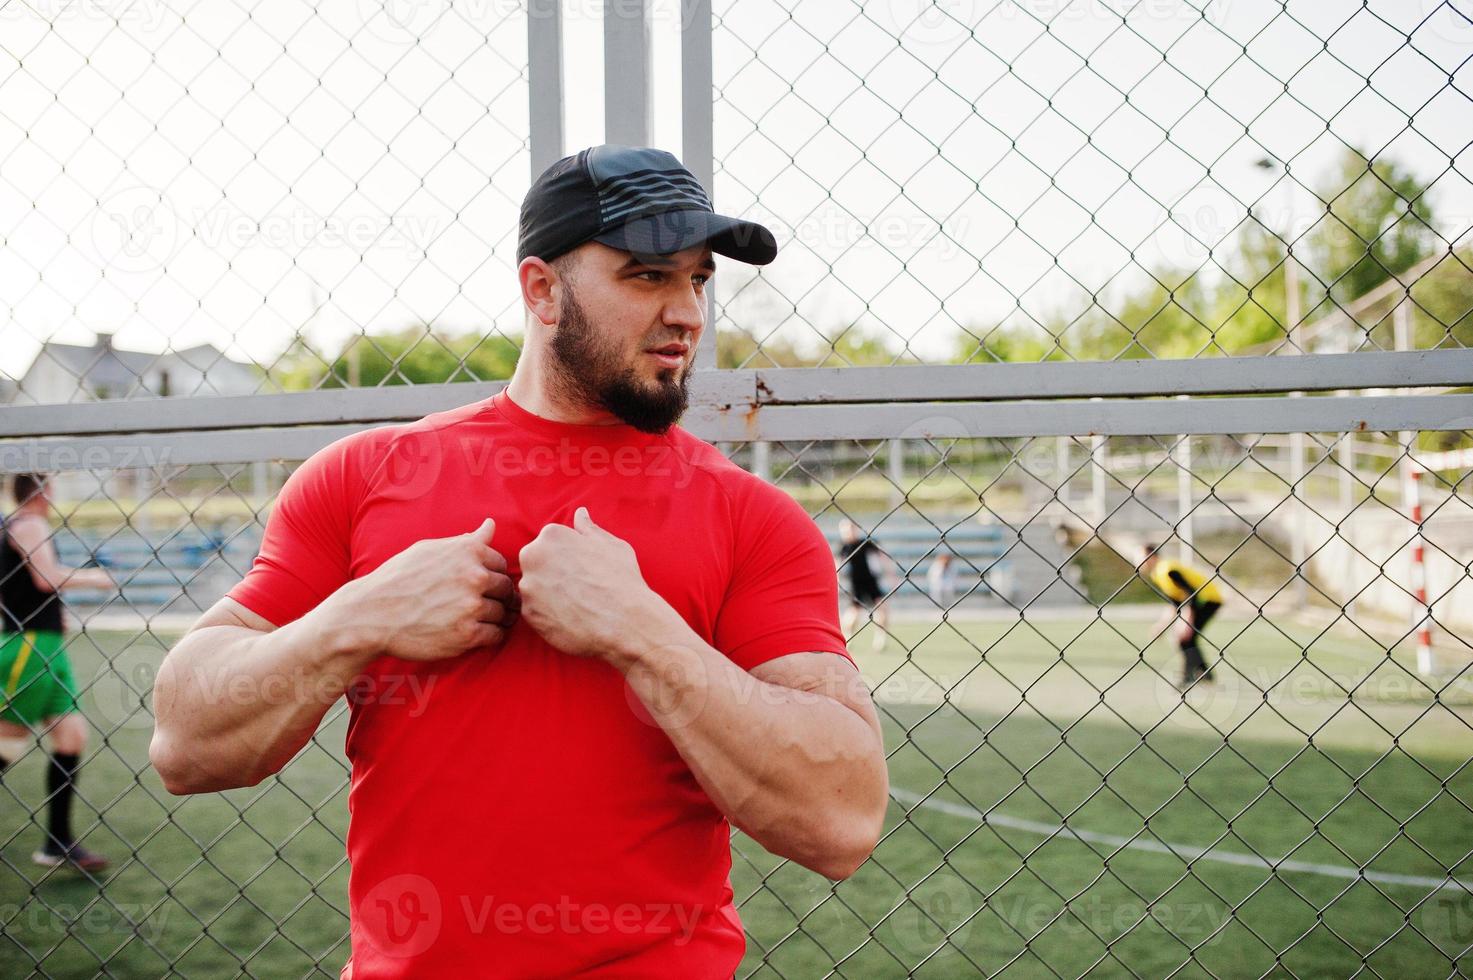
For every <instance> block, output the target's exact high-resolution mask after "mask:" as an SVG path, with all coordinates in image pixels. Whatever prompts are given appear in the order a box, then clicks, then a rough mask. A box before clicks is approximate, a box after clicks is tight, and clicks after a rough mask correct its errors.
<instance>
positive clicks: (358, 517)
mask: <svg viewBox="0 0 1473 980" xmlns="http://www.w3.org/2000/svg"><path fill="white" fill-rule="evenodd" d="M579 506H586V507H587V508H588V512H589V514H590V515H591V516H592V517H593V519H594V520H595V521H596V522H597V523H598V524H599V525H600V526H602V527H603V528H605V529H607V530H608V531H610V532H611V533H613V534H616V535H618V536H619V537H621V538H623V539H624V540H626V541H628V542H629V543H630V544H631V545H632V546H633V547H634V551H635V554H636V556H637V558H638V560H639V567H640V572H641V573H642V574H643V576H644V580H645V582H646V583H648V585H649V586H650V588H652V589H653V590H654V591H655V592H657V593H659V594H660V595H661V596H662V597H664V599H665V600H666V601H667V602H669V603H670V605H671V606H672V607H674V609H675V610H676V611H678V612H679V613H680V614H681V616H683V617H684V619H685V621H686V622H687V623H688V624H690V626H691V628H692V629H693V630H695V632H697V633H698V634H700V636H701V637H702V638H703V639H704V640H705V641H706V642H708V643H710V644H711V645H712V646H713V647H715V648H716V649H718V650H720V651H721V652H723V653H724V654H726V656H728V657H729V658H731V660H732V661H734V662H735V663H737V664H739V665H740V666H742V667H743V668H747V669H750V668H752V667H754V666H756V665H757V664H760V663H762V662H764V661H766V660H770V659H772V658H774V657H779V656H783V655H784V654H790V653H799V652H804V651H830V652H833V653H835V654H840V655H843V656H847V653H846V651H845V647H844V642H843V637H842V634H841V633H840V630H839V626H838V587H837V581H836V578H835V575H834V567H833V560H832V558H831V557H830V556H829V549H828V547H827V546H826V544H825V542H824V539H823V536H822V535H821V533H820V532H819V530H818V528H817V527H816V526H815V525H814V523H813V521H812V520H811V519H809V517H808V515H807V514H806V513H804V511H803V510H802V508H801V507H799V506H798V504H797V503H795V502H794V501H793V500H792V498H790V497H788V496H787V495H786V494H785V493H783V492H782V491H780V490H778V489H776V488H775V487H772V486H770V485H769V484H767V483H765V482H763V481H762V480H760V479H758V478H756V477H754V476H752V475H751V474H748V473H746V472H744V471H743V470H741V469H739V468H738V467H736V466H735V465H733V464H732V463H731V462H730V461H729V460H727V459H726V458H725V457H724V456H722V454H721V453H720V452H719V451H717V450H716V449H715V448H714V447H712V446H711V445H709V444H708V443H705V442H703V441H701V440H700V439H697V438H696V437H694V436H692V435H691V434H690V433H688V432H686V431H684V430H683V429H680V428H679V427H675V428H672V429H670V430H669V431H668V432H666V433H665V434H663V435H648V434H645V433H641V432H639V431H638V430H636V429H634V428H632V427H630V426H626V425H613V426H593V425H568V424H564V423H559V422H553V421H550V420H547V419H543V418H540V417H538V416H535V415H532V414H531V413H529V412H527V411H526V410H524V409H522V408H521V407H519V406H517V405H516V404H515V403H513V402H512V401H511V399H510V398H509V397H507V395H506V393H505V392H504V391H503V392H500V393H498V394H497V395H495V396H494V397H492V398H489V399H487V400H485V401H482V402H478V403H476V404H473V405H467V406H465V407H463V408H458V409H455V410H453V411H449V412H442V413H439V414H436V415H431V416H429V417H427V418H424V419H421V420H420V421H418V422H414V423H411V424H408V425H400V426H389V427H386V428H381V429H375V430H371V431H368V432H362V433H359V434H356V435H353V436H349V437H348V438H346V439H343V440H340V441H339V442H336V443H334V444H333V445H331V446H329V447H327V448H326V449H324V450H323V451H321V452H319V453H317V454H316V455H315V456H313V457H312V458H311V459H309V460H308V461H307V462H305V463H303V464H302V466H301V467H299V468H298V469H297V471H296V472H295V473H294V474H293V475H292V477H291V479H289V480H288V481H287V483H286V486H285V487H283V488H282V491H281V495H280V497H279V498H278V499H277V502H276V506H275V508H274V510H273V511H272V513H271V517H270V520H269V521H268V522H267V525H266V533H265V537H264V539H263V540H262V542H261V552H260V555H259V557H257V559H256V561H255V563H254V565H253V566H252V568H251V570H250V572H249V574H247V575H246V577H245V579H244V580H243V581H241V582H240V584H238V585H237V586H236V587H235V588H234V589H232V590H231V591H230V596H231V598H233V599H235V600H236V601H238V602H240V603H242V604H243V605H245V606H246V607H248V608H250V609H252V610H253V611H255V612H256V613H258V614H259V615H261V616H263V617H265V618H266V619H268V620H270V621H271V622H272V623H275V624H276V625H278V626H280V625H283V624H285V623H288V622H290V621H292V620H294V619H296V618H298V617H299V616H301V615H303V614H304V613H306V612H308V611H309V610H311V609H312V608H313V607H314V606H316V605H317V604H318V603H319V602H321V601H322V600H323V599H325V598H326V597H327V596H329V595H331V594H332V593H333V592H334V591H336V590H337V589H338V588H339V587H340V586H341V585H343V583H345V582H347V581H348V580H350V579H353V578H357V577H359V576H362V575H366V574H367V573H369V572H371V571H373V570H374V569H375V568H377V567H378V566H379V565H380V564H381V563H383V562H384V561H385V560H386V559H388V558H390V557H392V556H393V555H395V554H397V553H399V552H400V551H402V550H404V549H405V548H406V547H408V546H409V545H410V544H412V543H414V542H415V541H418V540H420V539H423V538H438V537H445V536H449V535H453V534H462V533H465V532H467V531H471V530H474V529H475V528H476V527H477V526H478V525H479V524H480V523H481V521H482V520H483V519H484V518H486V517H493V518H495V519H496V533H495V537H494V538H493V540H492V546H493V547H494V548H496V549H497V550H498V551H500V552H501V553H502V554H503V555H504V556H505V557H506V560H507V562H508V564H509V565H510V569H509V570H510V573H511V575H512V577H513V579H515V578H517V577H518V576H519V574H520V564H519V561H518V556H519V555H520V552H521V549H522V546H523V545H525V544H527V543H528V542H530V541H531V540H532V539H533V538H534V537H536V535H537V533H538V531H540V530H541V528H542V527H543V526H544V525H546V524H548V523H552V522H557V523H562V524H571V523H572V519H573V512H574V510H576V509H577V508H578V507H579ZM359 680H360V682H361V683H357V684H355V685H354V687H353V688H352V689H350V691H349V694H348V700H349V703H350V707H351V714H350V721H349V725H348V735H347V746H346V748H347V755H348V758H349V760H350V761H351V763H352V769H353V774H352V786H351V790H350V792H349V796H348V807H349V813H350V814H351V821H350V827H349V831H348V856H349V859H350V861H351V864H352V875H351V880H350V883H349V889H348V890H349V905H350V908H351V915H352V924H351V934H352V956H351V959H350V960H349V962H348V964H347V965H346V966H345V967H344V969H343V976H344V977H345V978H346V977H351V978H352V980H377V978H381V977H410V976H414V977H427V976H433V977H450V976H456V977H469V976H506V977H518V978H520V977H566V976H571V975H574V974H586V975H591V976H599V977H641V978H648V977H672V978H673V977H679V978H704V977H729V976H731V975H732V973H733V971H735V969H736V968H737V965H738V963H739V961H740V960H741V957H742V953H743V950H744V947H745V940H744V937H743V933H742V926H741V922H740V921H739V919H738V918H737V912H736V909H735V907H734V906H733V904H732V890H731V885H730V882H729V879H728V873H729V871H730V868H731V851H730V826H729V825H728V823H727V821H726V819H725V817H724V816H723V815H722V814H721V812H720V811H719V810H717V808H716V807H715V806H714V805H713V804H712V802H711V800H710V799H709V798H708V797H707V796H706V794H705V792H704V791H703V790H702V789H701V787H700V785H699V784H698V783H697V782H696V779H695V777H694V775H693V774H692V773H691V771H690V769H689V767H687V765H686V763H685V761H684V760H683V759H682V758H681V757H680V755H679V753H678V752H676V750H675V747H674V745H673V744H672V743H671V742H670V740H669V738H668V737H667V736H666V734H665V732H664V731H663V730H662V729H661V728H660V727H659V726H658V725H657V724H655V723H654V722H653V721H652V720H651V718H650V716H649V714H648V713H647V712H646V711H644V709H643V705H642V704H641V702H640V701H639V699H638V697H636V696H635V695H634V693H633V691H632V690H631V689H629V688H628V686H627V685H626V684H625V682H624V679H623V676H622V675H621V674H620V673H619V672H618V671H617V670H615V669H614V668H613V667H611V666H609V665H608V664H605V663H603V662H602V661H599V660H595V659H585V658H579V657H573V656H569V655H567V654H564V653H561V652H559V651H558V650H557V649H555V648H553V647H552V646H550V645H548V644H547V643H546V642H545V641H544V640H543V639H542V638H541V637H540V636H539V635H538V634H537V633H536V632H535V631H534V630H533V629H532V628H531V627H530V626H529V625H527V623H526V621H525V620H519V621H518V622H517V624H516V625H515V626H514V627H513V629H512V630H511V632H510V634H509V635H508V637H507V640H506V643H505V645H504V646H503V647H502V648H500V649H498V650H495V651H491V650H487V649H477V650H471V651H469V652H467V653H465V654H463V655H461V656H459V657H455V658H452V659H449V660H443V661H439V662H436V663H418V662H413V661H407V660H400V659H399V658H396V657H387V656H385V657H380V658H378V660H376V661H375V662H374V663H373V665H372V666H371V667H370V668H369V669H368V671H367V672H366V673H365V675H364V676H363V677H362V678H360V679H359Z"/></svg>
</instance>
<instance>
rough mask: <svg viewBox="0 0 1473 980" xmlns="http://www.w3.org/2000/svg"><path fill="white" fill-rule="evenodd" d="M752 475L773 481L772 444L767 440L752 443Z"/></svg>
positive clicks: (769, 481)
mask: <svg viewBox="0 0 1473 980" xmlns="http://www.w3.org/2000/svg"><path fill="white" fill-rule="evenodd" d="M752 475H753V476H757V477H760V478H762V479H763V480H765V481H766V482H768V483H771V482H772V444H771V443H767V442H754V443H752Z"/></svg>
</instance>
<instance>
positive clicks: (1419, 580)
mask: <svg viewBox="0 0 1473 980" xmlns="http://www.w3.org/2000/svg"><path fill="white" fill-rule="evenodd" d="M1411 518H1412V524H1413V526H1415V527H1416V529H1417V530H1416V534H1415V536H1414V537H1413V538H1412V594H1413V595H1414V596H1415V597H1416V601H1415V603H1414V604H1413V606H1412V627H1413V628H1414V629H1415V630H1416V634H1417V673H1419V674H1424V675H1425V674H1431V673H1432V669H1433V666H1434V665H1433V661H1432V610H1431V609H1430V608H1428V606H1427V549H1426V546H1425V544H1424V542H1423V540H1422V468H1421V467H1420V466H1413V467H1412V473H1411Z"/></svg>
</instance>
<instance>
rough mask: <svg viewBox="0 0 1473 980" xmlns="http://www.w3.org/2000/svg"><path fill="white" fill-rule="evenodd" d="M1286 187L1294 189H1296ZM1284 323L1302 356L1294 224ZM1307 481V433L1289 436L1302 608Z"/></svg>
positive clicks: (1287, 253) (1292, 540)
mask: <svg viewBox="0 0 1473 980" xmlns="http://www.w3.org/2000/svg"><path fill="white" fill-rule="evenodd" d="M1286 177H1287V174H1286ZM1286 186H1288V187H1290V188H1291V189H1292V186H1293V185H1286ZM1290 213H1291V214H1292V213H1293V212H1292V211H1291V212H1290ZM1284 319H1285V320H1287V321H1289V343H1290V346H1292V347H1293V348H1294V353H1295V354H1303V353H1304V347H1303V344H1304V331H1303V324H1301V323H1300V322H1299V321H1300V315H1299V266H1298V264H1297V263H1295V261H1294V227H1293V223H1292V222H1291V223H1290V226H1289V237H1288V238H1287V239H1286V240H1285V241H1284ZM1303 394H1304V393H1303V392H1301V391H1291V392H1290V393H1289V397H1290V398H1300V397H1303ZM1304 479H1305V474H1304V433H1303V432H1292V433H1290V434H1289V483H1290V493H1291V494H1292V495H1293V497H1294V506H1293V508H1292V509H1291V511H1290V514H1289V553H1290V555H1291V556H1292V557H1293V559H1294V600H1295V602H1296V603H1297V604H1299V605H1300V606H1302V605H1303V604H1304V602H1305V600H1306V597H1307V593H1308V589H1307V588H1306V585H1307V582H1308V580H1307V579H1306V578H1305V572H1306V569H1305V567H1304V565H1305V562H1307V561H1308V560H1309V545H1308V538H1309V527H1308V524H1309V512H1308V508H1307V507H1306V505H1305V502H1304Z"/></svg>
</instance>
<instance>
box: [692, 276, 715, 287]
mask: <svg viewBox="0 0 1473 980" xmlns="http://www.w3.org/2000/svg"><path fill="white" fill-rule="evenodd" d="M691 278H692V279H693V280H694V281H695V284H696V285H697V286H702V287H704V286H705V285H706V283H708V282H710V281H711V277H710V276H692V277H691Z"/></svg>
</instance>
